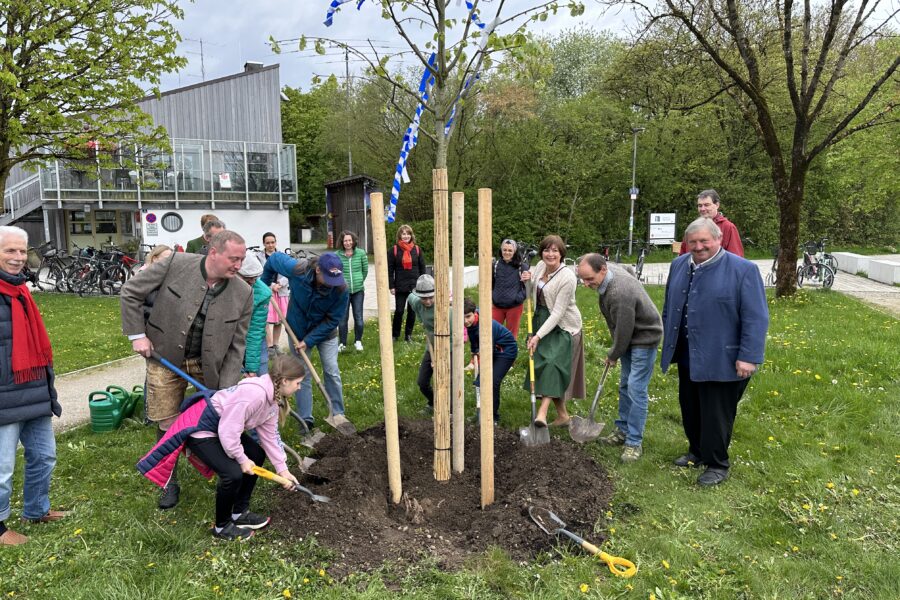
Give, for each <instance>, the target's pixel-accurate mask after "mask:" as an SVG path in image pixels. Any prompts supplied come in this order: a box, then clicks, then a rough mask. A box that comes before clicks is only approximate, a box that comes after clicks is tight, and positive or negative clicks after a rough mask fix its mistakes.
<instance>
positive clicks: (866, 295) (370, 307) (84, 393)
mask: <svg viewBox="0 0 900 600" xmlns="http://www.w3.org/2000/svg"><path fill="white" fill-rule="evenodd" d="M294 246H296V247H297V249H299V248H301V247H302V248H304V249H307V250H312V251H313V252H317V253H321V252H325V251H326V250H325V249H324V247H322V246H321V245H314V244H303V245H302V246H301V245H299V244H294ZM873 258H876V257H873ZM877 258H881V259H887V260H896V261H900V255H888V256H880V257H877ZM753 262H755V263H756V264H757V265H758V266H759V270H760V275H761V276H762V277H763V278H765V276H766V274H767V273H768V272H769V270H770V269H771V267H772V261H771V259H769V260H755V261H753ZM473 269H474V267H469V268H467V269H466V279H467V285H469V284H470V283H474V284H477V272H475V273H472V272H471V271H472V270H473ZM668 272H669V265H668V263H650V264H647V265H645V266H644V281H645V283H648V284H655V285H665V283H666V277H667V276H668ZM473 276H474V279H473ZM833 289H834V290H835V291H839V292H842V293H845V294H848V295H850V296H853V297H855V298H859V299H860V300H862V301H864V302H866V303H868V304H871V305H873V306H874V307H876V308H879V309H881V310H884V311H886V312H888V313H889V314H892V315H894V316H896V317H898V318H900V287H897V286H890V285H885V284H882V283H878V282H876V281H872V280H870V279H867V278H865V277H857V276H856V275H851V274H849V273H844V272H840V273H838V274H837V275H836V276H835V278H834V287H833ZM391 299H392V300H391V305H392V306H391V310H393V296H391ZM363 312H364V315H365V318H366V319H370V318H373V317H375V316H377V314H378V303H377V298H376V291H375V273H374V265H370V270H369V277H368V278H367V279H366V296H365V302H364V308H363ZM352 322H353V317H352V316H351V317H350V328H351V330H352V327H353V325H352ZM281 346H282V347H283V349H285V350H287V336H286V335H282V337H281ZM144 370H145V367H144V360H143V359H142V358H140V357H138V356H133V357H130V358H125V359H122V360H117V361H113V362H110V363H106V364H104V365H99V366H97V367H91V368H88V369H82V370H81V371H75V372H72V373H67V374H65V375H62V376H60V377H58V378H57V380H56V388H57V392H58V393H59V400H60V403H61V404H62V406H63V416H62V418H61V419H54V420H53V425H54V429H55V430H56V431H67V430H69V429H72V428H74V427H78V426H79V425H82V424H85V423H88V422H89V421H90V410H89V408H88V400H87V399H88V395H89V394H90V392H92V391H95V390H102V389H105V388H106V386H107V385H111V384H114V385H119V386H122V387H123V388H125V389H128V390H130V389H131V388H132V387H133V386H135V385H143V383H144Z"/></svg>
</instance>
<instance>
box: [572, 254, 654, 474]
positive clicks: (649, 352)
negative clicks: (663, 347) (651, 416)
mask: <svg viewBox="0 0 900 600" xmlns="http://www.w3.org/2000/svg"><path fill="white" fill-rule="evenodd" d="M578 276H579V277H580V278H581V280H582V281H583V282H584V284H585V285H586V286H588V287H589V288H591V289H593V290H597V295H598V297H599V301H600V312H601V313H602V314H603V318H604V319H606V325H607V326H608V327H609V332H610V334H611V335H612V347H611V348H610V349H609V352H608V353H607V355H606V360H605V362H606V364H608V365H609V366H610V367H613V366H615V364H616V362H618V361H619V360H620V359H621V361H622V374H621V376H620V378H619V418H618V419H616V430H615V431H614V432H613V433H612V434H610V435H608V436H606V437H605V438H603V442H604V443H606V444H610V445H614V446H621V445H623V444H624V445H625V449H624V451H623V452H622V461H623V462H634V461H636V460H637V459H639V458H640V457H641V454H642V453H643V446H642V442H643V439H644V424H645V423H646V422H647V405H648V403H649V396H648V394H647V388H648V386H649V385H650V376H651V375H653V364H654V362H655V361H656V347H657V346H658V345H659V342H660V340H661V339H662V333H663V328H662V318H661V317H660V316H659V311H658V310H657V309H656V305H654V304H653V301H652V300H651V299H650V296H648V295H647V291H646V290H644V286H643V285H641V282H640V281H638V280H637V278H636V277H634V275H633V274H631V273H629V272H628V271H626V270H625V269H623V268H622V267H620V266H618V265H615V264H607V262H606V259H604V258H603V257H602V256H601V255H599V254H586V255H585V256H583V257H581V260H580V261H579V264H578Z"/></svg>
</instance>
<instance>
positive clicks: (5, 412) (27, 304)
mask: <svg viewBox="0 0 900 600" xmlns="http://www.w3.org/2000/svg"><path fill="white" fill-rule="evenodd" d="M27 258H28V234H27V233H26V232H25V230H23V229H20V228H18V227H5V226H4V227H0V352H2V353H3V360H5V361H6V362H5V364H6V365H8V368H4V369H2V371H0V545H8V546H15V545H18V544H24V543H25V542H27V541H28V538H27V537H25V536H24V535H22V534H21V533H17V532H15V531H12V530H11V529H8V528H7V527H6V520H7V519H8V518H9V515H10V498H11V497H12V475H13V470H14V469H15V466H16V447H17V446H18V444H19V442H22V446H24V447H25V482H24V485H23V488H24V490H23V495H24V503H23V507H22V520H23V521H26V522H30V523H47V522H50V521H58V520H59V519H62V518H63V517H65V516H66V513H64V512H62V511H58V510H50V476H51V475H52V474H53V467H54V466H56V439H55V438H54V437H53V426H52V425H51V423H50V419H51V418H52V417H53V415H56V416H57V417H58V416H60V415H61V414H62V408H61V407H60V405H59V402H57V401H56V389H54V387H53V351H52V350H51V348H50V338H49V337H47V330H46V329H45V328H44V321H43V319H41V313H40V312H38V308H37V306H36V305H35V303H34V300H33V299H32V298H31V294H30V293H29V291H28V287H27V286H26V285H25V277H23V276H22V274H21V272H22V269H23V268H24V267H25V261H26V260H27Z"/></svg>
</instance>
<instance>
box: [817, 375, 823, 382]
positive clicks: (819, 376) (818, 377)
mask: <svg viewBox="0 0 900 600" xmlns="http://www.w3.org/2000/svg"><path fill="white" fill-rule="evenodd" d="M819 379H822V376H821V375H819V374H818V373H816V380H817V381H818V380H819Z"/></svg>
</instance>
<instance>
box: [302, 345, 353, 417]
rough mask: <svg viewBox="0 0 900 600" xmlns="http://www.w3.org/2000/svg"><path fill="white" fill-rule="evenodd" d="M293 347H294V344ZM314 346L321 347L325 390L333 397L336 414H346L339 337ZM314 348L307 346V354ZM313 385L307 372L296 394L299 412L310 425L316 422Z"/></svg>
mask: <svg viewBox="0 0 900 600" xmlns="http://www.w3.org/2000/svg"><path fill="white" fill-rule="evenodd" d="M291 348H292V349H293V346H291ZM313 348H318V349H319V358H320V359H322V370H323V371H324V374H323V377H322V379H323V381H324V383H325V390H326V391H327V392H328V395H329V396H330V397H331V402H332V403H333V408H334V414H336V415H342V414H344V388H343V384H342V383H341V372H340V370H339V369H338V360H337V358H338V338H337V336H335V337H333V338H331V339H327V340H324V341H322V342H319V343H318V344H317V345H316V346H313ZM313 348H307V349H306V354H307V355H309V354H312V350H313ZM292 351H294V350H292ZM294 352H296V351H294ZM312 385H313V376H312V374H311V373H307V374H306V377H304V378H303V381H302V382H301V383H300V389H299V390H298V391H297V393H296V394H294V398H295V399H296V401H297V412H299V413H300V417H301V418H302V419H303V420H304V421H306V423H307V424H308V425H310V426H312V423H313V422H314V421H313V416H312Z"/></svg>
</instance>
